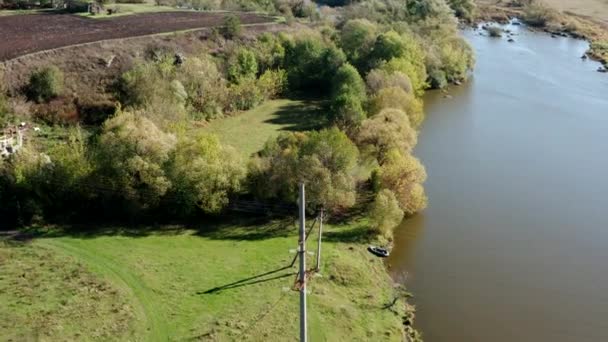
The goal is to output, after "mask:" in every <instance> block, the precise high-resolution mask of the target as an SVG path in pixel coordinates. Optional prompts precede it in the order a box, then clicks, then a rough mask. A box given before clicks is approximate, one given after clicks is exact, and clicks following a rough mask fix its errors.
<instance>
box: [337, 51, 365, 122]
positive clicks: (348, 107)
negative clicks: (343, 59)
mask: <svg viewBox="0 0 608 342" xmlns="http://www.w3.org/2000/svg"><path fill="white" fill-rule="evenodd" d="M365 100H366V94H365V83H364V82H363V79H362V78H361V76H360V75H359V72H358V71H357V69H355V68H354V67H353V66H352V65H350V64H348V63H346V64H344V65H342V66H341V67H340V68H339V69H338V72H337V73H336V75H335V76H334V78H333V81H332V102H331V111H332V120H333V121H334V122H336V123H337V124H338V125H339V126H340V127H343V128H346V129H351V128H354V127H357V126H358V125H359V124H361V121H363V119H365V112H364V111H363V103H364V102H365Z"/></svg>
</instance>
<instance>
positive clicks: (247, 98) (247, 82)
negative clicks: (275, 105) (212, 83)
mask: <svg viewBox="0 0 608 342" xmlns="http://www.w3.org/2000/svg"><path fill="white" fill-rule="evenodd" d="M264 95H265V94H264V93H263V92H262V89H260V88H259V86H258V82H257V80H256V79H255V78H243V79H241V81H240V82H239V83H237V84H232V85H231V86H230V88H228V106H229V108H228V109H229V110H231V111H235V110H248V109H251V108H253V107H255V106H257V105H259V104H260V103H261V102H262V101H264Z"/></svg>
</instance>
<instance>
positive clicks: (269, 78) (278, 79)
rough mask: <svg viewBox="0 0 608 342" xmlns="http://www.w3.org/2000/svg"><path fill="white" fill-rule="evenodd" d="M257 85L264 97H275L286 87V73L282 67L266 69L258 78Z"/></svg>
mask: <svg viewBox="0 0 608 342" xmlns="http://www.w3.org/2000/svg"><path fill="white" fill-rule="evenodd" d="M257 86H258V88H259V89H260V91H261V92H262V96H263V97H264V98H265V99H272V98H275V97H277V96H279V95H281V94H283V92H284V91H285V89H286V88H287V73H286V72H285V70H283V69H278V70H267V71H265V72H264V73H263V74H262V75H261V76H260V78H259V79H258V85H257Z"/></svg>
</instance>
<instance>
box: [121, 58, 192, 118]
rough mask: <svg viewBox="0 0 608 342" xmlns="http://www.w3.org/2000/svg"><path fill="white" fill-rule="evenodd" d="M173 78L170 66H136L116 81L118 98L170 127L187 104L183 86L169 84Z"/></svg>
mask: <svg viewBox="0 0 608 342" xmlns="http://www.w3.org/2000/svg"><path fill="white" fill-rule="evenodd" d="M175 77H176V75H175V68H174V66H173V64H172V63H167V62H158V63H154V62H148V63H143V64H138V65H137V66H135V68H133V69H131V70H130V71H128V72H126V73H124V74H123V75H122V76H121V78H120V79H119V81H118V90H119V92H118V95H119V98H120V100H121V102H122V103H123V104H125V105H126V106H128V107H131V108H133V109H136V110H137V109H143V111H141V112H140V114H141V115H146V116H147V117H148V118H150V119H152V120H153V121H154V122H156V123H157V124H160V125H163V126H164V125H165V124H173V123H175V122H178V121H181V120H183V119H184V118H185V115H186V110H185V108H186V104H187V102H188V101H187V100H188V97H186V96H185V93H184V90H185V86H184V84H183V83H181V82H180V83H181V84H180V83H176V82H173V81H174V80H175ZM186 92H187V91H186Z"/></svg>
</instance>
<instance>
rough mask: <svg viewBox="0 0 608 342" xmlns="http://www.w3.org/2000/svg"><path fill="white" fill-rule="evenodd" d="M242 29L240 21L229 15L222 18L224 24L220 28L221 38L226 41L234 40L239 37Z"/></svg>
mask: <svg viewBox="0 0 608 342" xmlns="http://www.w3.org/2000/svg"><path fill="white" fill-rule="evenodd" d="M242 31H243V28H242V26H241V20H240V19H239V17H237V16H236V15H234V14H229V15H227V16H225V17H224V24H223V26H222V28H221V33H222V36H224V38H226V39H235V38H238V37H239V36H240V35H241V32H242Z"/></svg>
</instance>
